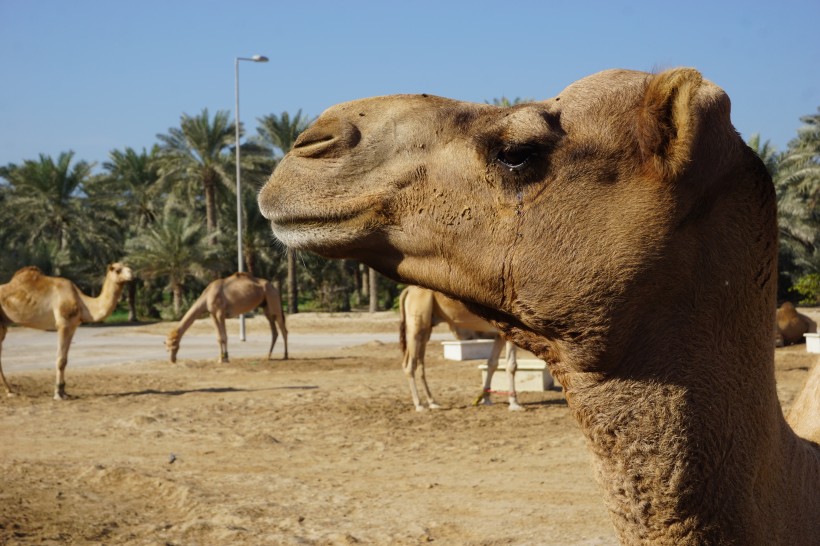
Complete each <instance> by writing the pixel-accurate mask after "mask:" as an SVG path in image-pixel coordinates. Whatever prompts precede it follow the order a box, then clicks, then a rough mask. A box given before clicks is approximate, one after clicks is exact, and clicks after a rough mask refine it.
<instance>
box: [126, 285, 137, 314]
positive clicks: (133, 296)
mask: <svg viewBox="0 0 820 546" xmlns="http://www.w3.org/2000/svg"><path fill="white" fill-rule="evenodd" d="M128 322H137V281H136V280H133V281H130V282H129V283H128Z"/></svg>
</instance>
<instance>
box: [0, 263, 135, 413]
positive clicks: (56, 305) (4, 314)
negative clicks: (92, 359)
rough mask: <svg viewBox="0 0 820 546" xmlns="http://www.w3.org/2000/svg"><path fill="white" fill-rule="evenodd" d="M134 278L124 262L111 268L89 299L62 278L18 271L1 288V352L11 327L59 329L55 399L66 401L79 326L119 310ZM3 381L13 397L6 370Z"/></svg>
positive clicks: (33, 269)
mask: <svg viewBox="0 0 820 546" xmlns="http://www.w3.org/2000/svg"><path fill="white" fill-rule="evenodd" d="M133 278H134V274H133V273H132V272H131V269H130V268H128V267H126V266H124V265H123V264H121V263H113V264H111V265H109V266H108V270H107V271H106V274H105V281H104V282H103V285H102V290H101V292H100V295H99V297H96V298H92V297H90V296H86V295H85V294H83V293H82V292H80V289H79V288H77V286H76V285H75V284H74V283H73V282H71V281H70V280H68V279H64V278H62V277H49V276H47V275H44V274H43V272H42V271H40V270H39V269H38V268H36V267H34V266H29V267H24V268H22V269H20V270H19V271H17V272H16V273H15V274H14V276H13V277H12V278H11V280H10V281H9V282H8V283H6V284H2V285H0V349H2V345H3V340H4V339H5V338H6V332H7V331H8V327H9V325H10V324H19V325H20V326H27V327H29V328H36V329H38V330H57V377H56V381H55V385H54V399H55V400H65V399H67V398H68V395H67V394H66V392H65V367H66V365H67V364H68V349H69V348H70V347H71V339H72V338H73V337H74V332H75V331H76V330H77V327H78V326H79V325H80V323H83V322H100V321H103V320H105V319H106V318H107V317H108V316H109V315H110V314H111V313H112V312H113V311H114V309H115V308H116V307H117V303H118V302H119V301H120V295H121V294H122V290H123V287H124V286H125V283H127V282H129V281H130V280H132V279H133ZM0 379H2V380H3V386H4V387H5V388H6V394H7V395H8V396H13V395H14V393H13V392H12V390H11V387H9V384H8V381H6V377H5V376H4V375H3V368H2V365H0Z"/></svg>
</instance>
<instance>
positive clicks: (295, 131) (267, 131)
mask: <svg viewBox="0 0 820 546" xmlns="http://www.w3.org/2000/svg"><path fill="white" fill-rule="evenodd" d="M257 121H258V122H259V126H258V127H257V131H258V132H259V140H260V141H261V142H262V144H263V145H267V146H269V147H270V148H272V149H273V150H274V151H276V150H278V151H279V152H281V153H282V155H285V154H286V153H288V152H289V151H290V149H291V148H293V143H294V142H296V138H297V137H298V136H299V135H300V134H301V133H302V131H304V130H305V129H307V128H308V126H309V125H310V124H311V122H312V121H313V120H311V119H309V118H308V117H307V116H302V111H301V110H299V111H298V112H296V115H295V116H293V118H292V119H291V116H290V114H288V113H287V112H282V115H281V116H277V115H276V114H270V115H267V116H265V117H261V118H258V119H257ZM287 256H288V257H287V261H288V297H287V300H288V312H290V313H298V312H299V288H298V285H297V281H296V274H297V272H296V259H297V258H296V251H295V250H291V249H290V248H289V249H288V250H287Z"/></svg>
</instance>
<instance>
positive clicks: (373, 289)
mask: <svg viewBox="0 0 820 546" xmlns="http://www.w3.org/2000/svg"><path fill="white" fill-rule="evenodd" d="M369 273H370V274H369V275H368V277H370V312H371V313H375V312H376V311H378V310H379V274H378V273H376V271H375V270H374V269H373V268H370V271H369Z"/></svg>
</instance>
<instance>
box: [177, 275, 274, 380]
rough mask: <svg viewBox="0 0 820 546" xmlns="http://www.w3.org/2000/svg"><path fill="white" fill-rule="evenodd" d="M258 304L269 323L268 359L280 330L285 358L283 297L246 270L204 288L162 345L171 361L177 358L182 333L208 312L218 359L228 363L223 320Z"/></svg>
mask: <svg viewBox="0 0 820 546" xmlns="http://www.w3.org/2000/svg"><path fill="white" fill-rule="evenodd" d="M257 307H261V308H262V310H263V312H264V313H265V318H266V319H268V323H269V324H270V334H271V341H270V349H269V350H268V360H270V355H271V353H273V346H274V345H275V344H276V338H277V336H278V333H277V331H276V327H277V326H279V330H280V331H281V332H282V339H283V340H284V342H285V357H284V359H285V360H287V359H288V330H287V328H285V313H284V312H283V311H282V299H281V298H280V297H279V292H277V291H276V289H275V288H274V287H273V285H272V284H271V283H270V282H269V281H266V280H264V279H257V278H256V277H253V276H251V275H249V274H248V273H234V274H233V275H231V276H230V277H226V278H224V279H217V280H215V281H213V282H212V283H210V284H209V285H208V286H206V287H205V290H203V291H202V294H201V295H200V296H199V298H197V300H196V301H195V302H194V304H193V305H191V308H190V309H188V312H187V313H185V316H183V317H182V320H180V321H179V325H177V327H176V328H174V329H173V330H171V331H170V332H169V333H168V337H167V338H166V340H165V347H166V348H167V349H168V352H169V353H170V356H169V358H170V360H171V362H176V361H177V352H178V351H179V342H180V340H181V339H182V336H183V334H185V331H186V330H188V328H190V327H191V324H193V323H194V321H195V320H197V319H201V318H205V317H206V316H208V314H209V313H210V315H211V318H212V319H213V321H214V327H215V328H216V339H217V343H218V344H219V358H218V359H217V362H219V363H223V364H224V363H226V362H228V333H227V331H226V330H225V319H228V318H233V317H238V316H239V315H241V314H242V313H247V312H248V311H252V310H254V309H256V308H257Z"/></svg>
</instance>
